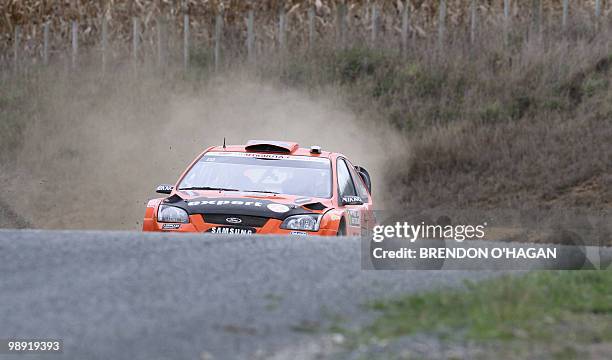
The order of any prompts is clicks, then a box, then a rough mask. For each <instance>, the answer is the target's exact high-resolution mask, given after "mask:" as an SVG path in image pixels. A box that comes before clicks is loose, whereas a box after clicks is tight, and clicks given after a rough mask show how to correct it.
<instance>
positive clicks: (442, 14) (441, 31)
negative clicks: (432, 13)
mask: <svg viewBox="0 0 612 360" xmlns="http://www.w3.org/2000/svg"><path fill="white" fill-rule="evenodd" d="M445 26H446V0H440V9H439V19H438V47H439V48H440V49H442V48H443V47H444V37H445V32H446V29H445Z"/></svg>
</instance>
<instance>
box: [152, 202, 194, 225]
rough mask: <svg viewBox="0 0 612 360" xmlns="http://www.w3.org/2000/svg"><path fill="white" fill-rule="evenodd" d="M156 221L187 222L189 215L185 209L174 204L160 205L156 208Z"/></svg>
mask: <svg viewBox="0 0 612 360" xmlns="http://www.w3.org/2000/svg"><path fill="white" fill-rule="evenodd" d="M157 221H159V222H173V223H188V222H189V215H187V211H185V210H183V209H181V208H177V207H174V206H168V205H160V206H159V209H158V210H157Z"/></svg>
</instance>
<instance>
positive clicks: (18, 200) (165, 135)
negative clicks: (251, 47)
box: [0, 74, 404, 229]
mask: <svg viewBox="0 0 612 360" xmlns="http://www.w3.org/2000/svg"><path fill="white" fill-rule="evenodd" d="M45 86H47V88H46V89H44V90H43V91H41V93H42V94H43V95H42V96H40V97H39V98H38V99H37V100H36V101H37V108H38V111H35V112H34V113H35V115H34V116H33V117H32V119H31V120H30V122H29V124H28V126H27V128H26V133H25V138H24V144H23V147H22V149H20V151H19V152H18V153H17V154H16V162H15V164H16V165H15V166H13V169H12V170H10V171H4V172H3V173H2V175H1V177H2V178H1V179H0V180H2V183H3V184H5V186H6V189H5V191H4V194H3V195H2V197H3V200H4V202H6V203H7V204H10V206H11V207H12V209H11V210H12V211H13V212H15V213H17V214H19V215H20V216H21V217H22V218H23V219H24V220H25V221H26V222H27V223H29V224H30V225H31V226H32V227H35V228H52V229H139V228H140V226H141V224H142V216H143V214H144V206H145V204H146V201H147V200H148V199H150V198H153V197H157V196H156V194H155V192H154V188H155V186H156V185H157V184H159V183H174V182H175V181H176V180H177V178H178V176H179V175H180V173H181V172H182V171H183V169H184V168H185V167H186V166H187V165H188V164H189V163H190V162H191V161H192V159H193V158H194V157H195V156H196V155H197V154H199V153H200V152H202V151H203V150H204V149H205V148H206V147H208V146H210V145H221V144H222V142H223V138H224V137H225V138H226V139H227V143H228V144H243V143H245V142H246V141H247V140H249V139H277V140H288V141H297V142H299V143H300V145H301V146H311V145H320V146H321V147H322V148H323V149H329V150H331V151H338V152H342V153H344V154H345V155H346V156H348V157H349V159H351V161H352V162H353V163H354V164H357V165H362V166H364V167H366V168H367V169H368V170H369V171H370V173H371V175H372V178H373V185H374V189H373V195H374V198H375V201H377V207H381V206H380V205H381V203H382V202H383V201H385V200H384V195H383V194H385V189H383V188H381V184H382V181H381V178H382V177H383V176H384V174H383V171H384V163H385V159H386V157H387V154H388V153H389V152H391V151H393V149H397V147H403V146H404V144H403V143H402V139H401V138H400V137H399V136H397V135H396V134H394V132H393V131H391V130H390V129H388V128H386V127H385V126H383V125H381V123H380V122H378V123H377V122H376V121H375V119H369V118H365V116H361V117H359V116H356V115H355V114H354V113H352V112H351V111H350V110H349V109H348V108H347V106H346V105H345V102H344V101H343V100H342V94H340V93H338V91H337V90H335V89H333V88H330V89H325V90H321V91H320V92H319V93H317V94H312V93H306V92H303V91H299V90H296V89H290V88H286V87H283V86H281V85H278V84H274V83H265V82H262V80H260V79H255V78H254V77H253V76H250V75H245V74H234V75H230V76H223V77H217V78H212V79H209V80H208V81H206V82H205V84H204V85H202V84H199V85H197V86H196V85H194V84H193V82H184V81H181V82H178V83H177V82H176V81H175V82H173V83H168V82H164V81H162V80H161V79H151V77H143V76H140V77H130V76H116V77H115V78H114V80H113V81H108V80H105V81H97V80H96V79H95V78H94V79H92V78H89V79H85V80H79V81H76V80H72V81H70V82H57V81H49V82H48V84H46V85H45Z"/></svg>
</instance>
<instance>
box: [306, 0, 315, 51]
mask: <svg viewBox="0 0 612 360" xmlns="http://www.w3.org/2000/svg"><path fill="white" fill-rule="evenodd" d="M314 42H315V9H314V6H311V7H310V8H309V9H308V47H309V48H311V49H312V48H313V47H314Z"/></svg>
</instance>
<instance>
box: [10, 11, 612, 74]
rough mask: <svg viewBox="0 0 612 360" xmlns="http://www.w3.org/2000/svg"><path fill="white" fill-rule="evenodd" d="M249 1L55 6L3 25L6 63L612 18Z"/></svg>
mask: <svg viewBox="0 0 612 360" xmlns="http://www.w3.org/2000/svg"><path fill="white" fill-rule="evenodd" d="M43 3H44V2H43ZM93 3H97V2H93ZM166 3H169V4H166ZM245 3H248V4H250V6H245V7H243V8H238V9H237V10H232V11H229V10H226V9H224V8H223V7H222V6H219V5H218V4H217V6H216V7H214V8H212V7H211V6H212V5H211V3H208V2H202V3H201V4H198V3H192V2H189V1H183V2H177V1H172V2H164V1H151V2H150V3H148V4H149V5H148V6H149V7H150V8H147V7H146V6H144V5H143V6H141V8H140V9H137V10H138V11H135V10H134V9H133V8H131V9H129V11H124V12H123V13H122V17H119V16H118V15H117V14H118V11H116V10H115V12H113V11H111V7H109V6H107V7H104V6H98V7H95V8H94V9H93V11H88V12H84V11H81V12H80V13H78V14H76V15H75V14H74V13H70V12H67V11H60V10H62V8H61V7H56V8H52V9H51V10H50V12H49V11H47V13H46V14H45V15H44V16H40V18H38V19H33V20H32V21H23V20H22V21H20V22H15V23H14V24H13V23H10V24H4V26H0V29H3V28H5V29H8V30H10V32H8V33H5V34H3V35H2V38H1V42H0V47H1V48H2V55H1V57H0V67H1V69H2V71H4V72H8V71H12V72H13V73H16V74H18V73H21V72H27V71H28V69H30V68H34V67H37V66H41V65H42V66H44V65H48V64H50V63H60V64H64V65H65V67H66V68H68V69H76V68H79V67H80V66H84V65H86V64H87V65H88V66H91V65H92V64H93V65H95V66H99V69H100V71H102V72H103V73H104V72H107V71H109V69H111V68H112V67H113V66H114V64H125V63H129V62H132V63H134V64H136V65H152V66H157V67H168V66H180V67H182V68H184V69H185V70H187V69H189V67H191V66H196V65H198V64H200V65H201V64H202V63H205V64H208V65H210V68H211V69H214V70H219V69H220V68H221V67H223V66H226V65H227V64H228V63H231V62H233V61H248V62H253V61H256V60H258V59H269V58H270V57H271V56H275V55H286V54H295V53H299V52H303V51H309V50H311V49H313V48H315V47H317V46H323V45H325V46H333V47H336V48H339V49H343V48H348V47H354V46H367V47H372V48H381V49H382V48H386V49H389V50H393V51H398V52H400V53H404V54H406V53H409V52H410V51H411V49H412V50H413V49H415V48H416V47H415V44H417V43H421V44H423V43H426V44H430V45H434V44H435V46H436V47H437V48H438V50H440V51H444V48H445V47H446V46H449V44H451V43H453V42H462V43H465V44H469V45H471V46H472V47H473V48H474V49H476V48H477V45H478V43H479V42H480V41H483V39H485V38H486V39H487V41H489V40H490V38H491V36H490V35H491V34H492V33H494V34H498V35H499V39H500V41H502V42H503V43H505V44H507V45H508V46H512V44H513V43H517V42H518V43H520V42H524V41H525V40H527V39H533V38H534V37H535V38H538V39H540V40H541V41H555V40H557V39H560V38H568V37H570V38H571V37H592V36H594V35H596V34H597V33H598V32H600V31H604V29H608V28H609V25H610V24H609V23H610V15H611V10H610V9H608V4H607V2H604V0H592V1H584V2H583V1H580V2H578V1H574V0H557V1H551V2H546V3H545V2H544V1H543V0H525V1H518V0H499V1H498V2H497V3H496V4H494V5H490V4H491V2H489V1H487V2H486V3H485V1H483V0H462V1H453V0H432V1H409V0H408V1H385V2H374V1H372V2H369V1H365V2H361V3H359V4H356V3H355V4H354V3H351V2H349V1H347V2H333V1H332V2H330V3H329V4H327V6H323V5H322V4H323V3H321V1H314V2H313V3H310V2H302V3H297V4H289V5H291V6H277V7H276V8H275V9H272V10H270V9H267V10H266V9H262V8H257V7H256V6H254V5H253V4H252V3H250V2H245ZM130 4H131V5H130V6H131V7H133V6H134V5H133V4H134V2H130ZM248 4H247V5H248ZM545 4H546V5H545ZM213 5H214V4H213ZM72 7H74V4H73V5H72ZM77 8H78V7H77ZM81 10H82V9H81ZM126 19H129V20H126ZM602 27H603V28H602ZM483 34H487V35H488V36H486V37H483V36H482V35H483Z"/></svg>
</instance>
